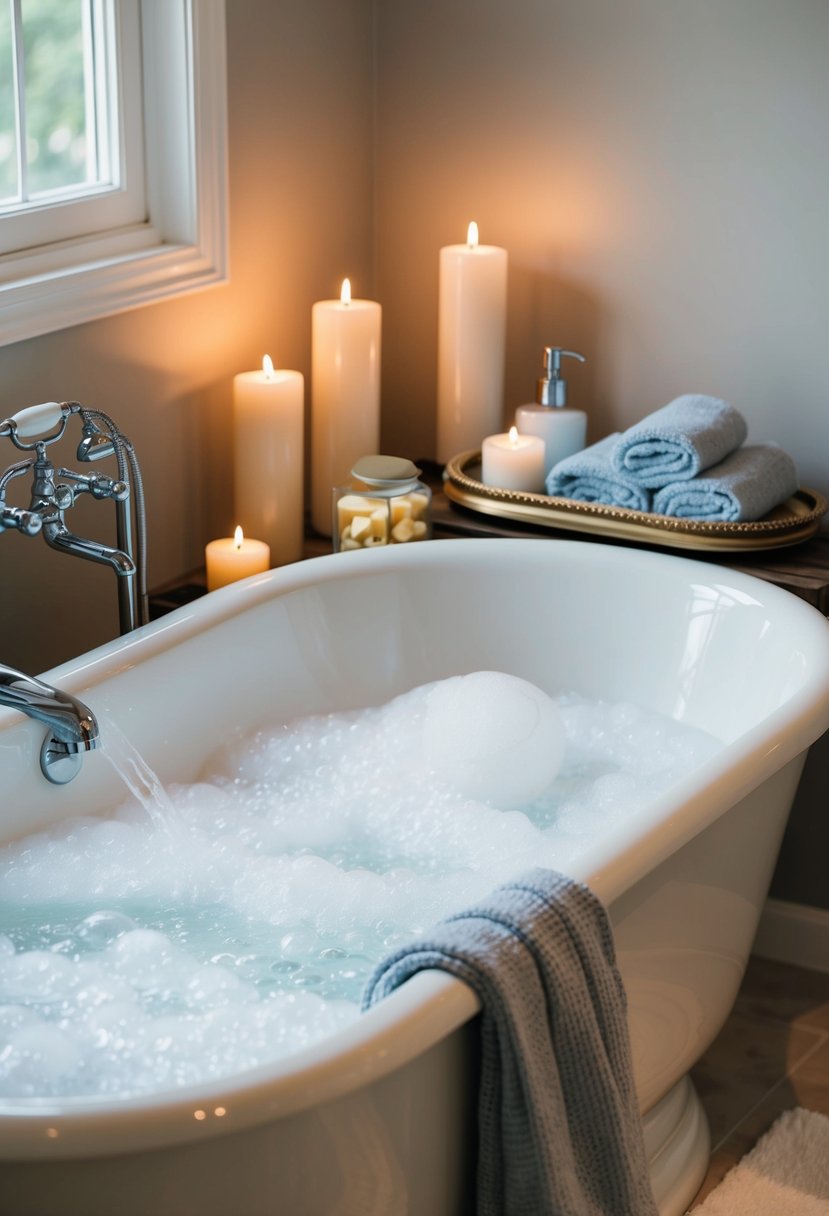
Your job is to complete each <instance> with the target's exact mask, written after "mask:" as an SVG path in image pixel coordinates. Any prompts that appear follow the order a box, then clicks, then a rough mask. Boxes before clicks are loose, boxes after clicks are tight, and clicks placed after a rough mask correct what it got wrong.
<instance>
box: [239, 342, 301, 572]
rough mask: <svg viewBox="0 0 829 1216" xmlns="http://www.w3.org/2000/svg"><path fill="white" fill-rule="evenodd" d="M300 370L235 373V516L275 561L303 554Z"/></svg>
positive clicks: (265, 367) (266, 366)
mask: <svg viewBox="0 0 829 1216" xmlns="http://www.w3.org/2000/svg"><path fill="white" fill-rule="evenodd" d="M304 403H305V381H304V378H303V376H302V373H301V372H294V371H285V370H283V369H282V368H279V369H276V370H275V369H274V366H273V363H272V362H271V359H270V358H269V356H268V355H266V356H265V358H264V359H263V361H262V370H261V371H256V372H241V373H240V374H239V375H238V376H234V377H233V424H234V440H235V462H234V465H235V496H234V500H235V504H236V518H237V519H238V520H239V522H240V524H241V525H242V527H243V528H244V530H245V532H247V533H248V535H250V536H257V537H261V539H262V540H263V541H265V542H266V544H267V545H268V546H269V547H270V551H271V561H272V562H273V564H274V565H275V566H281V565H284V564H285V563H286V562H295V561H298V560H299V559H300V558H301V557H302V543H303V532H304V528H303V512H304V502H303V413H304Z"/></svg>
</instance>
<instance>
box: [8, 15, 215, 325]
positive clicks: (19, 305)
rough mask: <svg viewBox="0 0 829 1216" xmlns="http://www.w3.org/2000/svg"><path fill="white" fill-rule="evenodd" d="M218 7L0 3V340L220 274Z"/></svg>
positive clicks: (145, 300) (95, 314)
mask: <svg viewBox="0 0 829 1216" xmlns="http://www.w3.org/2000/svg"><path fill="white" fill-rule="evenodd" d="M225 79H226V65H225V37H224V0H0V343H8V342H15V341H20V340H21V339H23V338H27V337H33V336H35V335H37V334H42V333H47V332H49V331H51V330H54V329H59V328H64V327H66V326H69V325H75V324H78V323H79V322H82V321H88V320H92V319H94V318H96V317H100V316H104V315H107V314H109V313H113V312H119V311H123V310H124V309H127V308H132V307H136V306H137V305H139V304H147V303H151V302H153V301H155V300H158V299H163V298H166V297H168V296H170V295H173V294H177V293H178V292H181V291H186V290H193V289H195V288H200V287H204V286H207V285H209V284H211V283H215V282H221V281H223V280H224V279H226V277H227V274H226V244H227V242H226V215H225V211H226V204H225V199H226V86H225Z"/></svg>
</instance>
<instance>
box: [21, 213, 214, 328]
mask: <svg viewBox="0 0 829 1216" xmlns="http://www.w3.org/2000/svg"><path fill="white" fill-rule="evenodd" d="M132 235H133V239H132V240H130V241H128V242H126V244H127V248H125V243H124V242H123V241H120V242H118V252H105V251H104V250H102V249H101V247H100V246H101V245H103V246H105V245H106V242H105V241H103V242H101V243H100V245H98V246H97V248H96V253H97V254H98V256H97V257H95V258H94V259H90V260H88V261H85V262H78V260H77V258H75V259H73V260H72V263H71V265H68V266H67V267H65V268H54V266H52V267H51V268H50V269H49V270H48V272H44V273H42V274H38V273H36V272H35V273H31V274H29V275H28V276H27V277H26V278H15V279H14V281H13V282H10V283H6V284H4V283H2V281H0V345H7V344H9V343H12V342H21V341H23V340H24V339H26V338H35V337H39V336H40V335H41V334H46V333H51V332H53V331H54V330H56V329H66V328H67V327H68V326H70V325H81V324H83V323H84V322H85V321H94V320H97V319H98V318H100V317H103V316H110V315H112V314H113V313H118V312H126V311H127V310H128V309H132V308H138V307H141V306H142V305H145V304H154V303H156V302H158V301H160V300H166V299H169V298H170V297H172V296H175V295H178V294H180V293H181V292H187V291H196V290H199V289H201V288H204V287H209V286H212V285H214V284H217V283H223V282H226V281H227V277H228V276H227V272H226V266H225V260H226V259H225V257H224V252H223V251H222V255H221V256H216V251H215V250H210V249H208V248H204V247H202V246H199V245H188V244H173V243H161V244H159V243H155V242H153V236H154V234H152V233H148V234H145V233H141V232H136V233H135V234H132ZM150 242H152V243H150Z"/></svg>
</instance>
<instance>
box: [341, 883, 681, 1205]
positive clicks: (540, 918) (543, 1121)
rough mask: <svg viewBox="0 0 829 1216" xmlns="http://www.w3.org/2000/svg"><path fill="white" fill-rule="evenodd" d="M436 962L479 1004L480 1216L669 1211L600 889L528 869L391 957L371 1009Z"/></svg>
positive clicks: (371, 992)
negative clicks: (656, 1191) (649, 1144)
mask: <svg viewBox="0 0 829 1216" xmlns="http://www.w3.org/2000/svg"><path fill="white" fill-rule="evenodd" d="M433 968H437V969H438V970H441V971H448V972H449V973H450V974H451V975H454V976H456V977H457V978H459V979H461V980H463V981H464V983H466V984H468V985H469V986H470V987H471V988H472V989H473V991H474V992H475V993H476V994H477V996H478V999H479V1001H480V1003H481V1020H480V1028H481V1035H480V1071H479V1074H478V1145H477V1148H478V1154H477V1158H478V1167H477V1168H478V1174H477V1193H476V1198H475V1211H476V1213H477V1216H553V1214H554V1213H561V1216H564V1214H565V1213H568V1214H570V1216H574V1214H575V1213H579V1216H658V1214H657V1209H656V1203H655V1201H654V1198H653V1192H652V1190H651V1183H650V1175H649V1172H648V1164H647V1156H646V1152H645V1146H644V1140H643V1136H642V1122H641V1119H640V1116H639V1103H638V1101H637V1097H636V1090H635V1088H634V1081H633V1067H632V1062H631V1052H630V1041H629V1038H628V1021H627V1001H626V997H625V990H624V987H623V985H622V979H621V976H620V974H619V971H618V968H617V966H616V954H615V946H614V942H613V932H612V929H611V926H610V922H609V919H608V917H607V913H606V912H605V909H604V907H603V906H602V904H601V903H600V902H599V900H598V899H597V898H596V896H595V895H594V894H593V893H592V891H590V890H589V888H587V887H585V886H583V885H582V884H580V883H576V882H574V881H573V880H572V879H570V878H568V877H567V876H566V875H564V874H558V873H556V872H555V871H553V870H541V869H536V870H530V871H529V872H528V873H526V874H522V875H520V876H519V877H517V878H516V879H514V880H513V881H512V882H508V883H505V884H504V885H502V886H500V887H497V888H496V889H495V890H494V891H493V892H492V894H491V895H490V896H489V897H488V898H486V899H484V900H482V901H481V902H480V903H478V904H476V905H475V906H474V907H472V908H469V909H468V910H466V911H464V912H461V913H458V914H456V915H454V916H451V917H449V918H447V919H446V920H444V921H441V922H440V923H439V924H438V925H436V926H435V928H434V929H433V930H432V931H431V934H430V936H429V937H426V938H423V939H418V940H415V941H413V942H411V943H410V944H409V945H407V946H403V947H401V948H400V949H399V950H398V951H396V952H395V953H393V954H392V955H391V956H390V957H389V958H388V959H386V960H385V961H384V962H383V963H381V965H380V966H379V967H378V968H377V969H376V970H375V972H374V974H373V975H372V976H371V978H370V979H369V981H368V984H367V985H366V991H365V993H364V996H363V1007H364V1008H366V1009H367V1008H369V1007H370V1006H371V1005H373V1004H375V1003H376V1002H377V1001H379V1000H381V999H382V998H383V997H384V996H386V995H388V994H389V993H390V992H393V991H394V989H395V988H398V987H399V986H400V985H401V984H402V983H404V982H405V981H406V980H407V979H409V978H410V976H413V975H415V974H416V973H417V972H419V971H423V970H431V969H433Z"/></svg>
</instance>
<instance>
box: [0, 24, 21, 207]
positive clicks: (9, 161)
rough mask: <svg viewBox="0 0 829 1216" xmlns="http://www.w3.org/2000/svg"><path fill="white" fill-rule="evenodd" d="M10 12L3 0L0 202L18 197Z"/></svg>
mask: <svg viewBox="0 0 829 1216" xmlns="http://www.w3.org/2000/svg"><path fill="white" fill-rule="evenodd" d="M18 190H19V185H18V181H17V136H16V134H15V123H14V62H13V59H12V22H11V9H10V7H9V5H8V3H7V2H4V0H0V202H3V201H8V200H9V199H15V198H17V196H18Z"/></svg>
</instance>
